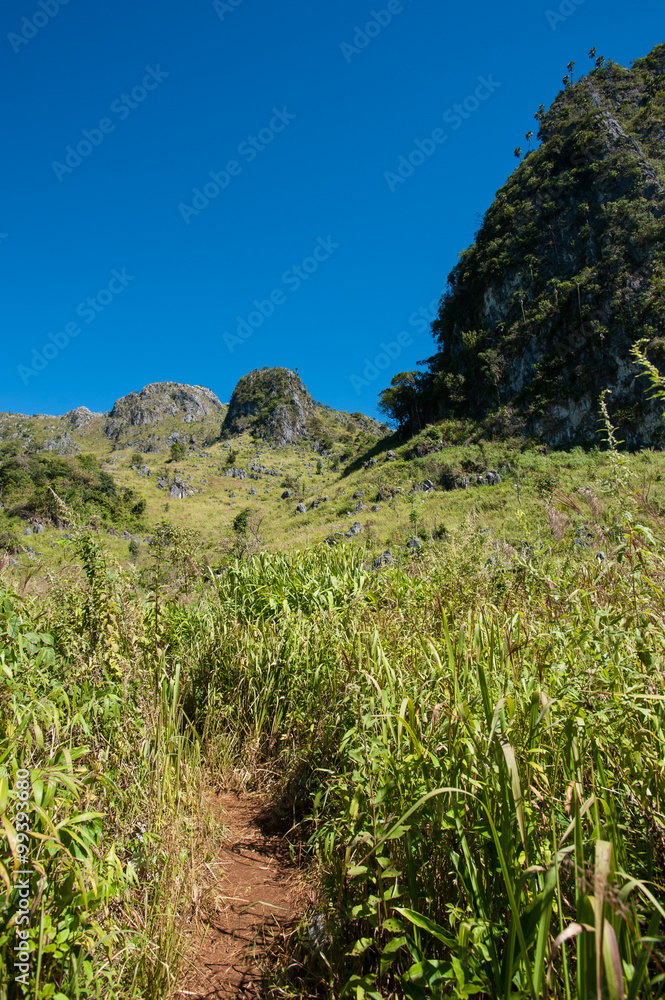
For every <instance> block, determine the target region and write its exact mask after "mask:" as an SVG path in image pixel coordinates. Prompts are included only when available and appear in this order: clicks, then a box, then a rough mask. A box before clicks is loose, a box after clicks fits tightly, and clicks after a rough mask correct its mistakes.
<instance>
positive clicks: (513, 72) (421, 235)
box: [0, 0, 665, 413]
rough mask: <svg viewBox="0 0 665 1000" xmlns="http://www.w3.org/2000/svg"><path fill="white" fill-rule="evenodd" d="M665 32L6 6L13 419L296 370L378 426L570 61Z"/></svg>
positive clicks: (487, 10) (616, 8) (6, 243)
mask: <svg viewBox="0 0 665 1000" xmlns="http://www.w3.org/2000/svg"><path fill="white" fill-rule="evenodd" d="M664 13H665V11H664V8H663V5H662V0H641V2H640V3H639V4H636V5H633V6H631V7H630V9H629V10H628V8H627V7H626V5H625V3H623V2H622V3H619V2H616V0H603V2H602V3H601V0H549V2H548V0H546V2H543V3H541V2H540V0H528V2H526V0H517V2H512V3H510V4H507V3H503V4H500V3H496V2H491V3H490V2H488V0H467V3H466V4H455V5H448V4H443V3H435V2H433V0H401V2H400V0H388V2H383V0H377V2H376V3H374V4H372V3H371V2H368V3H364V2H358V0H334V2H333V0H318V2H314V3H313V2H312V0H290V2H289V3H276V2H274V0H273V2H270V0H217V2H216V3H213V2H212V0H190V2H188V3H185V2H184V0H183V2H181V3H175V2H173V0H161V2H159V3H158V2H157V0H142V2H141V3H139V4H136V3H135V2H134V3H130V2H129V0H94V3H93V2H92V0H88V2H85V0H68V2H67V3H62V0H4V3H3V7H2V13H1V21H2V32H0V46H4V54H3V57H2V59H1V60H0V73H1V77H0V84H1V85H2V93H3V94H4V95H5V100H4V101H3V105H2V109H1V110H0V121H1V128H2V138H3V145H4V155H3V157H2V168H1V169H2V171H3V173H4V190H5V192H6V196H5V199H4V200H3V207H2V211H1V213H0V267H1V269H2V285H1V288H2V291H1V292H0V294H1V297H2V300H1V301H2V312H1V315H2V348H3V369H2V370H3V378H2V392H1V394H0V410H5V411H19V412H23V413H63V412H65V411H67V410H69V409H71V408H73V407H75V406H78V405H87V406H89V407H90V408H91V409H93V410H106V409H109V408H110V407H111V406H112V404H113V401H114V400H115V399H116V398H117V397H119V396H122V395H124V394H125V393H127V392H130V391H132V390H135V389H140V388H141V387H142V386H143V385H145V384H147V383H149V382H156V381H166V380H170V381H178V382H188V383H192V384H202V385H207V386H209V387H210V388H212V389H213V390H214V391H215V392H216V393H217V394H218V395H219V396H220V398H221V399H222V400H228V398H229V397H230V394H231V392H232V390H233V386H234V385H235V383H236V382H237V380H238V379H239V378H240V377H241V376H242V375H244V374H245V373H247V372H248V371H250V370H252V369H253V368H257V367H262V366H264V365H270V366H272V365H284V366H287V367H290V368H296V367H297V368H298V369H299V372H300V374H301V376H302V378H303V380H304V381H305V383H306V384H307V386H308V388H309V389H310V391H311V392H312V394H313V395H314V397H315V398H316V399H319V400H321V401H322V402H324V403H327V404H329V405H331V406H334V407H336V408H340V409H347V410H361V411H364V412H367V413H375V412H376V410H375V406H376V398H377V393H378V392H379V390H380V389H381V388H383V387H385V386H386V385H388V384H389V382H390V378H391V377H392V375H393V374H395V373H397V372H399V371H403V370H405V369H408V368H414V367H415V365H416V362H417V361H418V360H419V359H422V358H426V357H428V356H429V355H431V354H432V353H433V342H432V339H431V334H430V333H429V329H428V324H427V320H426V317H428V316H430V315H431V310H432V307H433V306H435V304H436V300H437V299H438V297H439V295H440V293H441V291H442V290H443V288H444V286H445V281H446V277H447V275H448V273H449V271H450V270H451V268H452V267H453V265H454V264H455V261H456V257H457V254H458V253H459V251H460V250H462V249H463V248H464V247H465V246H467V245H468V244H469V243H470V242H471V241H472V239H473V234H474V232H475V230H476V229H477V227H478V221H479V217H480V215H481V214H482V213H483V212H484V211H485V209H486V208H487V206H488V205H489V204H490V202H491V201H492V198H493V196H494V194H495V192H496V190H497V189H498V188H499V187H500V186H501V185H502V184H503V182H504V181H505V179H506V177H507V176H508V175H509V174H510V172H511V171H512V170H513V169H514V168H515V166H516V161H515V158H514V156H513V150H514V148H515V147H516V146H517V145H525V140H524V136H525V133H526V132H527V131H528V130H529V129H534V131H536V123H535V122H534V119H533V115H534V113H535V111H536V110H537V108H538V105H539V104H540V103H541V102H543V103H545V104H546V105H549V103H550V102H551V101H552V100H553V98H554V97H555V96H556V93H557V92H558V90H559V89H560V88H561V80H562V77H563V75H564V74H565V72H566V64H567V63H568V61H569V60H571V59H572V60H575V62H576V63H577V69H576V74H577V75H579V74H580V73H582V72H584V71H585V70H586V69H587V68H588V67H589V66H590V63H589V60H588V58H587V52H588V51H589V48H590V47H591V46H592V45H593V46H596V48H597V49H598V52H599V54H603V55H604V56H605V57H606V58H612V59H614V60H616V61H618V62H621V63H623V64H625V65H626V64H628V63H629V62H630V60H632V59H635V58H637V57H639V56H641V55H644V54H645V53H646V52H648V51H649V50H650V49H651V48H652V47H653V46H654V45H655V44H657V43H658V42H661V41H663V38H664V36H665V31H664V30H663V29H664V27H665V17H664ZM456 104H457V105H460V106H461V110H460V108H459V107H458V108H457V109H455V105H456ZM437 130H438V131H437ZM86 133H87V134H86ZM433 134H434V137H433ZM400 170H401V176H400ZM211 175H213V176H211ZM195 190H198V192H199V193H198V194H195Z"/></svg>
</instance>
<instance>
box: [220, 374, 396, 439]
mask: <svg viewBox="0 0 665 1000" xmlns="http://www.w3.org/2000/svg"><path fill="white" fill-rule="evenodd" d="M354 426H355V427H356V428H357V429H358V430H362V431H366V432H367V433H369V434H370V435H373V436H374V437H381V436H384V435H385V434H386V433H387V430H388V429H387V427H386V426H385V424H380V423H379V422H378V421H377V420H373V419H372V418H371V417H366V416H365V415H364V414H362V413H353V414H346V413H340V412H338V411H335V410H331V409H330V407H327V406H323V405H322V404H321V403H316V402H315V401H314V400H313V399H312V397H311V396H310V394H309V392H308V391H307V388H306V386H304V385H303V383H302V381H301V379H300V376H299V375H298V374H297V373H296V372H293V371H291V370H290V369H288V368H261V369H257V370H255V371H253V372H250V373H249V375H245V376H244V378H241V379H240V381H239V382H238V384H237V385H236V387H235V389H234V390H233V395H232V396H231V402H230V403H229V407H228V410H227V413H226V417H225V419H224V424H223V427H222V436H223V437H224V438H228V437H232V436H234V435H237V434H242V433H243V432H244V431H251V432H252V433H253V434H254V435H256V436H257V437H258V438H261V439H264V440H267V441H272V442H273V443H274V444H275V445H277V446H278V447H282V446H283V445H288V444H293V443H295V442H296V441H299V440H300V441H312V442H316V444H317V446H318V447H319V448H320V449H321V450H329V449H330V448H331V447H332V445H333V443H334V441H335V440H336V439H338V438H339V435H340V433H344V432H345V431H348V430H349V429H350V428H351V427H354Z"/></svg>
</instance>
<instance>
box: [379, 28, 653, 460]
mask: <svg viewBox="0 0 665 1000" xmlns="http://www.w3.org/2000/svg"><path fill="white" fill-rule="evenodd" d="M664 68H665V45H659V46H657V47H656V48H655V49H654V50H653V51H652V52H651V53H650V54H649V55H648V56H646V57H645V58H644V59H640V60H637V61H636V62H635V64H634V65H633V67H632V68H630V69H627V68H625V67H622V66H619V65H618V64H616V63H613V62H607V63H605V64H604V65H600V66H598V67H597V68H596V69H594V70H593V71H592V72H591V73H589V75H588V76H585V77H582V79H580V80H578V81H577V82H576V83H574V84H569V85H568V86H566V88H565V90H563V91H562V92H561V93H560V94H559V95H558V97H557V98H556V100H555V101H554V102H553V104H552V106H551V108H550V109H549V110H548V111H547V112H545V113H544V114H543V115H542V118H541V123H540V134H539V138H540V139H541V140H542V144H541V145H540V146H539V147H538V148H537V149H534V150H533V151H532V152H530V153H528V154H527V155H526V156H525V157H524V159H523V161H522V162H521V164H520V166H519V167H518V168H517V169H516V171H515V172H514V174H513V175H512V176H511V177H510V178H509V179H508V181H507V182H506V184H505V185H504V187H503V188H502V189H501V190H500V191H499V192H498V193H497V196H496V199H495V201H494V203H493V204H492V205H491V206H490V208H489V209H488V211H487V213H486V215H485V218H484V221H483V224H482V226H481V228H480V230H479V232H478V233H477V236H476V240H475V243H474V244H473V245H472V246H471V247H469V248H467V249H466V250H464V251H463V252H462V253H461V254H460V257H459V263H458V264H457V265H456V267H455V268H454V270H453V272H452V273H451V275H450V277H449V285H450V291H449V292H448V293H447V294H446V295H445V296H444V298H443V299H442V301H441V305H440V310H439V316H438V319H437V320H436V321H435V322H434V324H433V327H432V329H433V333H434V335H435V337H436V339H437V341H438V345H439V349H438V352H437V354H436V355H435V356H434V357H433V358H431V359H430V360H429V362H428V365H429V372H427V373H425V374H423V375H422V376H421V375H419V374H416V385H417V386H418V392H419V394H420V399H421V403H420V406H421V415H423V414H424V415H425V416H426V417H427V418H428V419H441V418H443V417H448V416H459V417H469V416H471V417H475V418H486V417H488V416H490V415H491V414H494V413H496V414H500V413H503V414H504V415H505V414H510V415H511V416H515V417H516V418H517V423H518V424H519V423H520V422H521V426H523V427H524V428H525V429H526V430H528V431H530V432H532V433H536V434H537V435H539V436H542V437H543V438H544V439H545V440H546V441H548V442H549V443H550V444H554V445H571V444H582V443H586V442H592V441H597V440H598V436H597V434H598V426H599V409H598V398H599V396H600V393H601V392H602V391H603V390H604V389H611V390H612V397H611V405H610V410H611V415H612V418H613V419H614V422H615V423H616V424H618V426H619V429H620V433H621V437H622V438H623V439H624V440H625V441H626V442H627V444H629V445H630V446H632V447H639V446H643V445H651V446H653V445H661V444H662V443H663V441H664V440H665V434H664V427H663V421H662V419H661V412H662V406H659V403H658V402H657V401H655V400H653V399H652V400H651V402H649V400H648V399H647V394H646V393H645V385H644V379H636V375H637V374H638V369H637V368H636V366H635V365H634V364H633V363H632V360H631V354H630V351H631V347H632V345H633V344H634V343H635V341H637V340H639V339H640V338H644V339H646V340H647V341H648V343H649V349H650V352H651V357H652V360H653V361H654V363H655V364H656V365H658V366H659V367H661V368H662V367H663V350H662V348H663V344H665V339H664V337H665V311H664V310H663V307H662V291H661V289H662V282H663V262H662V253H661V248H662V246H663V242H664V241H665V74H664V73H663V69H664ZM390 391H393V392H395V391H396V390H388V392H390ZM511 426H512V425H511Z"/></svg>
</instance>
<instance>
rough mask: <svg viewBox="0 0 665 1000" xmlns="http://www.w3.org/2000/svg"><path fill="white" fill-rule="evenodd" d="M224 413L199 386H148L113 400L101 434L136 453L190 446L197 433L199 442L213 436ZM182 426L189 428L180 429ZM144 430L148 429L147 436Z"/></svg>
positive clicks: (214, 398) (220, 404) (176, 384)
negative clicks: (137, 451) (175, 443)
mask: <svg viewBox="0 0 665 1000" xmlns="http://www.w3.org/2000/svg"><path fill="white" fill-rule="evenodd" d="M226 410H227V407H226V406H225V404H224V403H222V402H220V400H219V399H218V398H217V396H216V395H215V393H214V392H212V390H211V389H206V388H204V386H202V385H183V384H181V383H179V382H152V383H151V384H150V385H147V386H145V388H143V389H142V390H141V392H130V393H129V395H127V396H123V397H122V399H118V400H116V402H115V403H114V405H113V409H112V410H111V412H110V414H109V419H108V421H107V423H106V425H105V427H104V432H105V434H106V436H107V437H108V438H110V439H111V440H112V441H113V442H114V444H115V446H116V447H126V446H127V445H129V444H132V445H133V446H134V447H135V448H137V449H138V450H139V451H146V452H148V451H160V450H161V448H162V447H163V444H164V441H166V443H167V444H168V445H170V444H173V442H174V441H179V442H180V443H181V444H183V445H185V444H187V443H189V444H192V445H193V444H197V443H201V440H202V435H201V431H204V434H203V438H205V437H210V435H211V434H212V435H213V436H214V434H215V431H216V430H217V428H218V427H219V424H220V422H221V421H222V420H223V419H224V416H225V414H226ZM182 424H186V425H189V426H188V428H187V429H183V428H182ZM192 425H198V426H197V427H196V428H195V427H193V426H192ZM137 428H138V430H137ZM146 428H150V430H149V432H148V433H147V434H146V431H145V429H146ZM166 429H168V431H169V432H170V433H169V434H168V435H165V433H164V431H165V430H166ZM196 430H198V431H199V433H198V435H197V434H196ZM160 432H161V433H160Z"/></svg>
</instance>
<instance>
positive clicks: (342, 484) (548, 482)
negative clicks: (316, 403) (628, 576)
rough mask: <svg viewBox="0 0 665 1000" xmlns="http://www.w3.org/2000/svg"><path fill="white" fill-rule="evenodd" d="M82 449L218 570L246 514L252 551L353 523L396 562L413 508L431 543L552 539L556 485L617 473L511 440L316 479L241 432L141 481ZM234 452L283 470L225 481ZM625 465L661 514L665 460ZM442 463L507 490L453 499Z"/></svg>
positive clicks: (403, 453) (47, 543)
mask: <svg viewBox="0 0 665 1000" xmlns="http://www.w3.org/2000/svg"><path fill="white" fill-rule="evenodd" d="M421 439H422V441H423V442H426V443H427V444H428V445H429V446H431V444H432V441H431V439H429V440H428V439H427V438H426V436H425V435H423V436H422V438H421ZM79 441H80V444H81V447H82V449H83V451H84V452H89V453H92V454H96V455H97V456H98V458H99V460H100V464H101V466H102V468H104V469H106V470H108V471H110V472H111V473H112V474H113V477H114V479H115V480H116V482H117V484H118V485H119V486H120V487H122V488H124V487H129V488H131V489H132V490H134V491H135V493H136V495H137V496H138V497H143V498H145V500H146V503H147V508H146V513H145V516H144V518H143V523H144V525H145V528H144V530H142V531H141V532H140V533H137V537H140V538H145V537H146V536H147V535H149V533H150V531H151V530H152V529H153V528H154V526H155V525H156V524H157V523H159V522H160V521H168V522H169V523H171V524H173V525H174V526H177V527H182V528H189V529H192V530H195V531H196V532H198V533H199V534H200V539H201V543H202V546H203V549H204V552H205V556H206V558H207V560H208V561H210V562H211V563H212V564H213V565H214V564H216V563H218V562H219V561H221V560H222V559H223V558H224V556H225V554H226V553H227V552H228V550H229V548H230V546H231V544H232V541H233V539H234V534H233V530H232V524H233V520H234V518H235V517H236V516H237V515H238V514H239V513H240V512H241V511H243V510H245V509H247V508H249V509H250V510H251V511H252V513H253V514H254V515H256V518H255V523H256V521H258V520H260V526H259V527H258V535H259V537H260V539H261V544H259V543H258V542H257V541H256V539H255V538H253V537H252V536H251V535H250V536H249V543H250V550H251V551H261V550H270V551H289V550H294V549H304V548H308V547H310V546H311V545H315V544H317V543H320V542H322V541H323V540H324V539H325V538H327V537H329V536H330V535H332V534H334V533H335V532H341V533H343V532H346V531H347V530H348V529H349V527H350V526H351V524H353V523H354V522H355V521H360V523H361V524H362V525H363V529H364V531H363V534H362V535H360V536H359V537H358V538H357V539H356V540H355V541H354V542H352V543H348V544H353V545H355V546H358V545H360V546H362V547H365V546H367V547H368V548H369V549H370V551H371V552H373V553H375V554H378V553H379V552H381V551H384V550H385V549H386V548H391V549H392V550H393V554H396V553H397V552H399V551H403V550H404V546H405V543H406V542H407V541H408V539H409V538H410V537H412V535H413V534H414V526H413V521H412V513H413V512H414V511H415V514H416V517H417V521H416V530H417V531H418V533H420V534H421V537H423V539H424V540H425V539H427V538H429V539H431V537H432V534H433V532H434V531H436V530H437V529H440V528H441V527H442V526H445V528H446V529H448V530H454V529H456V528H458V527H460V526H461V525H463V524H465V523H467V522H468V523H472V524H475V525H476V526H478V527H481V528H491V529H492V531H493V532H494V533H495V535H496V536H497V537H499V538H505V539H506V540H508V541H510V542H513V543H515V542H516V541H519V540H520V539H521V538H522V537H523V531H522V528H521V522H520V517H521V515H519V511H520V506H521V508H522V509H523V510H524V512H525V513H526V516H527V518H528V519H529V520H530V521H532V522H534V523H539V522H540V523H542V525H543V530H544V531H545V532H546V533H547V532H548V531H549V527H548V525H547V522H546V521H545V519H544V507H545V502H546V500H547V497H548V496H549V495H550V494H551V490H552V488H554V487H558V488H560V489H561V490H563V491H564V492H567V493H572V492H574V491H575V490H577V489H579V488H584V487H587V486H588V487H589V488H590V489H591V490H594V489H595V488H596V486H597V483H598V481H599V480H601V479H602V478H603V477H604V476H605V475H606V474H607V473H608V470H609V468H610V463H609V458H608V455H607V453H606V452H584V451H583V450H581V449H574V450H573V451H571V452H563V451H561V452H550V453H549V454H547V455H544V454H542V452H541V451H540V450H538V449H532V450H529V451H526V452H521V451H520V449H519V445H518V444H516V443H515V444H511V443H510V442H509V443H506V444H501V443H498V444H484V445H468V446H465V445H464V444H460V445H451V446H448V447H445V448H443V450H440V451H437V452H434V453H431V454H429V455H425V456H424V457H420V458H409V457H408V456H409V455H411V454H412V453H413V450H414V442H413V441H411V442H408V443H407V444H405V445H401V446H398V447H397V448H396V453H397V458H396V460H393V461H387V460H386V453H387V451H388V449H389V448H390V447H391V445H392V447H395V445H394V442H392V441H391V440H390V439H385V440H384V441H383V442H380V443H379V444H377V445H376V446H375V448H373V449H372V450H371V452H369V453H368V454H371V455H373V456H375V457H376V458H377V463H378V464H377V465H376V467H374V468H369V469H365V468H363V464H362V460H361V459H358V460H356V461H355V462H354V463H351V465H350V468H351V470H352V471H350V472H349V473H348V474H344V472H343V471H334V470H333V468H332V464H333V463H332V462H331V460H329V459H324V460H323V468H322V473H321V474H320V475H318V474H317V471H316V463H317V460H318V459H319V456H318V455H317V454H316V453H315V452H313V451H311V450H310V449H309V448H308V447H307V446H306V445H302V446H298V447H285V448H282V449H274V450H273V449H271V448H268V447H266V446H265V445H264V446H261V445H258V446H257V444H256V443H255V442H254V441H252V439H251V438H250V436H249V435H247V434H244V435H242V437H241V438H239V439H235V440H234V441H233V443H232V444H228V443H227V444H215V445H213V446H212V447H211V448H208V449H206V450H205V451H199V452H198V453H197V452H194V451H192V452H190V453H189V455H188V456H187V457H186V458H185V459H184V460H183V461H182V462H178V463H173V462H171V461H169V460H167V459H166V456H165V455H164V454H147V455H144V456H143V460H144V462H145V465H147V466H148V468H149V469H150V470H151V473H152V475H151V476H150V477H142V476H141V475H139V473H138V472H136V471H134V470H133V469H131V468H130V466H131V461H132V455H133V454H134V449H133V448H126V449H123V450H121V451H116V452H113V453H112V454H110V453H109V448H108V442H107V441H106V439H105V438H103V436H102V435H101V434H99V433H98V432H97V431H96V430H95V429H94V428H93V429H92V430H91V431H89V432H87V433H86V432H85V431H84V432H83V433H82V434H81V435H80V437H79ZM416 443H417V442H416ZM230 448H233V450H234V451H236V452H237V457H236V459H235V461H234V466H235V468H237V469H246V470H247V469H251V465H252V462H253V460H254V459H255V458H258V460H259V464H261V465H265V466H266V467H268V468H271V469H272V468H274V469H276V470H277V471H278V472H279V475H278V476H274V477H273V476H267V475H261V476H260V478H259V479H258V480H252V479H250V478H249V473H248V478H247V479H245V480H240V479H231V478H227V476H226V474H225V470H226V461H227V457H228V454H229V449H230ZM626 462H627V468H628V469H629V470H630V472H631V478H632V482H633V484H634V485H635V487H639V488H647V489H649V490H650V493H651V496H652V498H653V499H654V500H655V502H656V503H657V504H661V505H662V506H665V455H663V454H662V453H660V452H654V451H642V452H639V453H636V454H632V455H628V456H626ZM444 466H448V467H450V468H452V469H453V470H457V471H459V472H462V471H463V470H465V469H466V470H467V471H473V470H476V471H478V472H481V471H485V470H487V469H497V470H498V471H499V472H500V474H501V476H502V479H503V481H502V484H501V485H499V486H472V487H470V488H469V489H466V490H461V489H455V490H452V491H446V490H444V489H442V488H441V487H440V486H439V485H438V480H439V479H440V477H441V469H442V467H444ZM162 474H163V475H164V476H165V477H166V478H167V479H168V480H169V481H173V479H174V478H175V477H176V476H178V477H180V478H181V479H182V480H183V481H185V482H186V483H188V484H189V485H191V486H192V487H193V488H195V489H196V490H197V491H200V492H197V493H196V494H194V495H193V496H190V497H188V498H186V499H184V500H173V499H171V498H170V497H169V495H168V492H167V491H165V490H160V489H158V488H157V485H156V482H157V479H158V477H159V476H160V475H162ZM287 477H293V478H295V477H299V482H298V484H297V486H296V487H295V488H293V489H292V491H291V492H292V496H291V498H290V499H288V500H282V499H281V495H282V493H283V492H284V486H283V483H285V482H286V481H287ZM426 478H431V479H432V481H433V482H435V484H437V486H436V490H435V491H434V492H433V493H430V494H425V493H422V492H420V493H415V494H413V495H411V496H410V495H409V490H411V488H412V486H413V485H414V484H416V483H422V482H423V480H424V479H426ZM518 483H519V487H520V489H519V494H520V495H519V503H518V495H517V494H518V490H517V484H518ZM381 486H383V487H394V488H398V487H399V488H401V489H402V490H403V492H402V493H401V494H398V495H397V496H395V498H394V499H392V500H388V501H384V502H381V503H378V507H379V510H378V511H372V509H371V508H372V506H373V505H375V504H376V502H377V497H378V491H379V488H380V487H381ZM251 489H256V490H257V494H256V495H251V494H250V490H251ZM356 492H362V494H363V496H362V502H363V503H364V504H365V509H364V510H362V511H361V512H359V513H357V514H356V513H355V509H356V506H357V504H358V503H359V501H358V500H357V499H354V497H353V494H354V493H356ZM230 494H235V496H233V497H232V496H231V495H230ZM326 495H327V496H329V498H330V499H329V501H328V502H327V503H322V504H321V505H320V506H319V507H318V508H317V509H315V510H310V509H309V508H310V504H311V502H312V500H313V499H315V498H322V497H324V496H326ZM301 499H302V500H303V502H304V503H305V506H306V507H307V513H306V514H304V515H298V514H296V513H295V508H296V505H297V503H298V502H299V501H300V500H301ZM582 506H584V505H582ZM518 515H519V516H518ZM584 519H585V515H581V516H579V517H575V516H574V517H573V524H575V523H577V524H582V523H583V522H584ZM9 520H10V519H9V518H7V517H6V516H5V515H3V514H2V513H1V512H0V528H2V527H4V526H6V525H8V523H9ZM20 530H21V528H20V527H19V531H20ZM133 533H134V532H133ZM62 534H63V532H62V531H58V530H56V529H55V528H53V527H47V529H46V532H45V534H44V535H42V536H38V537H36V538H33V539H28V540H27V541H28V542H29V543H30V544H32V547H33V548H35V549H36V550H37V551H38V552H41V553H42V554H43V563H44V565H45V566H47V567H49V568H56V567H57V566H58V565H62V564H63V563H64V562H66V561H67V559H68V556H67V554H66V550H63V548H62V546H58V545H57V544H56V543H57V542H58V541H59V540H60V539H61V537H62ZM108 545H109V548H110V551H111V552H112V553H113V555H114V556H116V557H117V558H118V559H119V560H120V561H121V562H123V563H126V562H128V561H129V560H130V555H129V551H128V543H127V541H126V540H124V539H122V538H121V537H118V538H115V537H109V538H108ZM148 560H149V554H148V546H147V545H145V544H144V543H142V544H141V549H140V553H139V555H138V558H137V562H138V564H139V565H143V564H145V563H146V562H147V561H148ZM20 562H21V563H22V564H23V565H26V566H27V565H32V566H34V565H35V561H34V560H28V558H27V556H26V555H23V556H22V557H21V558H20Z"/></svg>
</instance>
